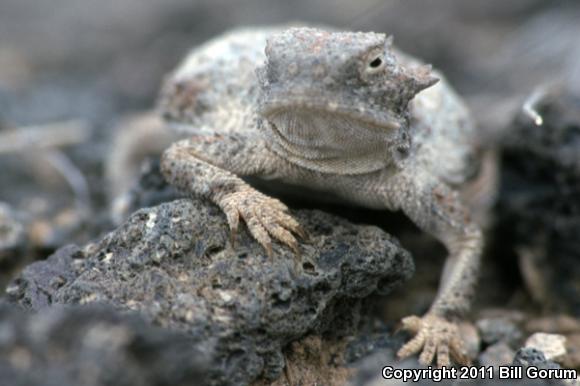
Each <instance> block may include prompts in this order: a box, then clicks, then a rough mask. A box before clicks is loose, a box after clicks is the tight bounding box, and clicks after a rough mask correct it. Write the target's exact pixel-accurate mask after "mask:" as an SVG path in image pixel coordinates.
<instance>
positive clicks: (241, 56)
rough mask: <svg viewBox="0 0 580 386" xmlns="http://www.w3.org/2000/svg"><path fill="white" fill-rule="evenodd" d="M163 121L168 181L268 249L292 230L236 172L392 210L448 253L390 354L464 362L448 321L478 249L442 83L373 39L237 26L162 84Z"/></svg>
mask: <svg viewBox="0 0 580 386" xmlns="http://www.w3.org/2000/svg"><path fill="white" fill-rule="evenodd" d="M161 108H162V110H163V113H164V116H165V118H166V119H167V120H168V121H169V122H174V124H175V126H177V127H178V128H181V129H182V130H184V131H185V132H186V133H189V134H188V138H187V139H185V140H182V141H180V142H177V143H175V144H173V145H172V146H171V147H170V148H169V149H168V150H166V151H165V153H164V154H163V156H162V170H163V173H164V175H165V176H166V178H167V180H168V181H169V182H170V183H171V184H173V185H175V186H177V187H178V188H180V189H182V190H183V191H185V192H187V193H190V194H192V195H196V196H204V197H207V198H209V199H210V200H212V201H213V202H214V203H216V204H217V205H218V206H219V207H220V208H221V209H222V210H223V211H224V213H225V214H226V217H227V220H228V222H229V225H230V227H231V229H232V233H233V234H235V232H236V230H237V229H238V227H239V224H240V222H241V221H243V222H245V224H246V225H247V228H248V230H249V232H250V233H251V234H252V236H253V237H254V238H255V239H256V240H257V241H258V242H259V243H260V244H261V245H263V246H264V248H265V249H266V251H267V252H268V253H269V254H271V253H272V240H277V241H279V242H281V243H282V244H285V245H287V246H289V247H290V248H292V249H293V250H295V251H298V250H299V243H298V241H297V239H296V237H295V236H303V234H302V230H301V228H300V224H298V222H297V221H296V220H294V219H293V218H292V217H291V216H290V215H289V213H288V209H287V207H286V206H285V205H284V204H283V203H282V202H280V201H279V200H277V199H274V198H271V197H269V196H266V195H265V194H263V193H260V192H259V191H257V190H255V189H254V188H252V187H251V186H249V185H248V184H247V183H246V182H244V181H243V180H242V179H241V178H240V176H257V177H261V178H263V179H268V180H280V181H284V182H286V183H291V184H295V185H299V186H307V187H309V188H314V189H319V190H321V191H329V192H333V193H335V194H337V195H338V196H340V197H342V198H343V199H345V200H348V201H351V202H354V203H356V204H359V205H362V206H365V207H368V208H377V209H388V210H391V211H396V210H402V211H403V212H404V213H405V214H406V215H407V216H408V217H409V218H411V219H412V220H413V221H414V222H415V223H416V224H417V225H418V226H419V227H420V228H421V229H422V230H424V231H425V232H428V233H430V234H432V235H434V236H435V237H437V238H438V239H439V240H440V241H441V242H442V243H443V244H444V245H445V246H446V247H447V249H448V251H449V257H448V259H447V261H446V264H445V268H444V272H443V277H442V282H441V286H440V289H439V292H438V294H437V297H436V299H435V301H434V302H433V305H432V306H431V308H430V310H429V311H428V312H427V314H426V315H424V316H423V317H417V316H410V317H407V318H404V319H403V321H402V323H403V328H405V329H407V330H409V331H411V332H412V333H414V334H415V336H414V338H413V339H412V340H410V341H409V342H408V343H406V344H405V345H404V346H403V347H402V348H401V349H400V351H399V352H398V356H399V357H401V358H403V357H407V356H410V355H414V354H416V353H419V352H421V354H420V356H419V360H420V362H422V363H424V364H430V363H431V362H433V361H434V360H435V357H437V359H436V363H437V365H439V366H448V365H449V364H450V362H451V358H453V359H454V360H455V361H456V362H458V363H461V364H465V363H467V362H468V359H467V358H466V356H465V354H464V348H463V342H462V340H461V338H460V337H459V334H458V328H457V325H456V322H457V319H458V317H459V316H460V315H461V314H462V313H463V312H465V311H466V310H467V309H468V308H469V306H470V300H471V297H472V295H473V292H474V285H475V282H476V276H477V272H478V269H479V264H480V255H481V251H482V246H483V240H482V235H481V231H480V229H479V227H478V226H477V225H476V224H475V223H474V221H473V220H472V219H471V217H470V213H469V211H468V209H467V208H466V206H465V205H464V204H462V202H461V200H460V197H459V193H458V190H457V189H459V188H460V187H461V186H462V185H464V184H465V183H466V182H467V181H468V180H469V179H470V178H472V177H473V176H474V174H475V173H474V170H476V168H475V167H474V164H475V163H476V162H475V161H476V160H477V157H476V152H475V151H474V147H475V146H474V138H475V129H474V127H473V124H472V120H471V118H470V116H469V114H468V112H467V110H466V108H465V107H464V105H463V103H462V102H461V100H460V99H459V97H458V96H457V95H456V94H455V93H454V92H453V90H452V89H451V88H450V87H449V85H448V84H447V83H446V81H445V79H444V78H443V77H442V76H441V75H440V74H438V73H435V72H433V71H432V70H431V68H430V67H429V66H425V65H423V64H422V63H420V62H419V61H418V60H416V59H414V58H412V57H410V56H407V55H405V54H403V53H401V52H399V51H397V50H396V49H395V48H393V47H392V43H391V40H390V39H389V38H387V37H386V36H385V35H384V34H378V33H361V32H357V33H352V32H329V31H323V30H319V29H314V28H291V29H287V30H282V29H248V30H237V31H233V32H231V33H229V34H226V35H224V36H222V37H219V38H217V39H215V40H213V41H210V42H209V43H207V44H205V45H204V46H202V47H200V48H198V49H196V50H194V51H193V52H192V53H191V54H190V55H189V56H188V58H187V59H186V60H185V62H184V63H182V65H181V66H180V67H179V68H178V69H177V71H176V72H175V73H174V74H172V75H171V77H170V78H169V80H168V82H167V84H166V86H165V88H164V90H163V93H162V98H161Z"/></svg>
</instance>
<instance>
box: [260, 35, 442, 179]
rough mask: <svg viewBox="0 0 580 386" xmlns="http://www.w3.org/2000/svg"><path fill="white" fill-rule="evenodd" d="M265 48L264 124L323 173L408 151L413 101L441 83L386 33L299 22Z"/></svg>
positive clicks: (375, 165)
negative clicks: (401, 55) (402, 54)
mask: <svg viewBox="0 0 580 386" xmlns="http://www.w3.org/2000/svg"><path fill="white" fill-rule="evenodd" d="M265 53H266V62H265V63H264V65H263V67H261V68H259V69H258V78H259V80H260V87H261V97H260V104H259V108H258V112H259V114H260V115H261V117H262V118H263V120H262V128H263V130H264V131H265V133H266V134H267V136H268V137H270V139H271V141H270V142H271V146H272V148H273V149H274V150H275V151H278V152H279V153H284V154H283V156H285V157H286V158H288V159H290V160H294V161H295V162H296V163H299V164H301V165H302V166H305V167H310V168H314V169H318V170H322V171H333V172H337V170H336V169H340V170H341V171H344V172H345V173H357V172H361V173H362V172H368V171H372V170H377V169H379V168H382V167H384V166H385V165H387V164H389V163H392V162H393V160H396V158H397V157H399V158H400V157H401V156H402V155H403V156H404V154H405V153H406V151H407V150H408V147H409V135H408V125H409V122H408V120H409V114H408V108H407V105H408V103H409V101H410V100H411V99H412V98H413V97H414V96H415V95H416V94H417V93H418V92H419V91H421V90H423V89H425V88H427V87H429V86H431V85H433V84H434V83H436V82H437V79H436V78H434V77H433V76H432V75H431V73H430V67H428V66H425V67H420V68H414V69H411V68H406V67H405V66H403V65H402V64H401V63H400V62H399V60H398V59H397V57H396V55H395V53H394V51H393V49H392V39H391V38H388V37H387V36H386V35H384V34H379V33H372V32H370V33H362V32H329V31H323V30H319V29H315V28H291V29H288V30H285V31H283V32H281V33H278V34H275V35H273V36H272V37H271V38H270V39H269V40H268V42H267V45H266V50H265ZM321 165H322V166H321ZM329 165H330V166H329Z"/></svg>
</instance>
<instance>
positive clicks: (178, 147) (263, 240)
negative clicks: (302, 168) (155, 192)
mask: <svg viewBox="0 0 580 386" xmlns="http://www.w3.org/2000/svg"><path fill="white" fill-rule="evenodd" d="M277 161H278V159H277V158H276V156H275V155H274V154H272V153H271V152H270V151H269V150H268V149H267V148H266V146H265V143H264V141H263V140H262V139H261V138H260V137H258V136H257V135H256V136H254V135H242V134H229V135H220V134H214V135H209V136H208V135H206V136H195V137H192V138H188V139H185V140H182V141H180V142H176V143H175V144H173V145H172V146H171V147H170V148H169V149H167V150H166V151H165V152H164V153H163V155H162V157H161V170H162V172H163V174H164V176H165V178H166V179H167V180H168V181H169V183H171V184H172V185H174V186H176V187H177V188H178V189H180V190H182V191H184V192H186V193H189V194H191V195H194V196H202V197H206V198H208V199H209V200H211V201H212V202H214V203H215V204H217V205H218V206H219V207H220V208H221V209H222V210H223V211H224V213H225V215H226V218H227V221H228V223H229V226H230V229H231V231H232V243H233V242H234V237H235V234H236V232H237V229H238V226H239V223H240V220H243V221H244V222H245V223H246V225H247V227H248V230H249V231H250V234H251V235H252V236H253V237H254V238H255V239H256V240H257V241H258V242H259V243H260V244H261V245H262V246H263V247H264V248H265V250H266V252H267V253H268V255H272V238H274V239H277V240H279V241H281V242H282V243H283V244H285V245H287V246H289V247H290V248H291V249H292V250H293V251H294V252H295V253H298V242H297V241H296V238H295V237H294V234H297V235H299V236H304V232H303V231H302V229H301V227H300V225H299V224H298V222H297V221H296V220H295V219H294V218H293V217H292V216H290V215H289V214H288V208H287V207H286V205H284V204H283V203H282V202H280V201H279V200H277V199H275V198H272V197H269V196H266V195H265V194H262V193H260V192H258V191H257V190H255V189H254V188H252V187H251V186H250V185H248V184H247V183H246V182H244V181H243V180H242V179H241V178H240V177H238V176H249V175H254V176H265V175H266V176H271V175H273V174H274V173H275V172H276V163H277Z"/></svg>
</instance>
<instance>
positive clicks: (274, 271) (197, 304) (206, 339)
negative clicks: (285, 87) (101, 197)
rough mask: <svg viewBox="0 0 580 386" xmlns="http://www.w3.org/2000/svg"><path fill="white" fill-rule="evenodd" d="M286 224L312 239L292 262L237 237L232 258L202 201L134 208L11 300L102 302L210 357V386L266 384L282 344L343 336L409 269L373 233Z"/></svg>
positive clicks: (35, 305)
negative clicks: (362, 305) (373, 298)
mask: <svg viewBox="0 0 580 386" xmlns="http://www.w3.org/2000/svg"><path fill="white" fill-rule="evenodd" d="M293 214H294V216H295V217H296V218H297V220H298V221H299V222H300V223H301V224H302V225H303V226H304V228H305V229H306V230H307V232H308V233H309V234H310V241H309V242H308V243H306V244H303V246H302V247H301V259H298V258H296V257H295V256H294V255H293V253H291V252H290V251H289V250H287V249H286V248H284V247H282V246H275V254H274V255H275V257H274V258H269V257H267V256H266V255H265V253H264V251H263V250H262V248H261V247H260V246H259V245H258V244H257V243H256V242H254V241H253V240H251V239H250V237H249V236H248V235H247V232H245V231H241V232H240V234H239V235H238V240H237V243H236V248H235V250H234V249H232V248H231V247H230V246H229V242H228V241H227V240H229V236H230V234H229V229H228V227H227V225H226V223H225V219H224V216H223V214H222V213H221V212H220V211H219V209H218V208H217V207H215V206H213V205H210V204H209V203H206V202H204V201H190V200H179V201H174V202H171V203H166V204H162V205H160V206H158V207H154V208H149V209H143V210H140V211H138V212H136V213H134V214H133V215H132V216H131V217H130V218H129V220H128V221H127V222H126V223H125V224H123V225H122V226H121V227H120V228H118V229H117V230H116V231H114V232H111V233H109V234H108V235H106V236H105V237H104V238H103V239H102V240H100V241H99V242H97V243H95V244H90V245H88V246H86V247H85V248H84V249H79V248H76V247H68V248H65V249H61V250H60V251H59V252H58V253H56V254H54V255H53V256H51V257H50V258H48V260H47V261H45V262H38V263H35V264H32V265H30V266H29V267H27V268H26V269H25V270H24V272H23V273H22V275H21V276H20V277H19V278H18V279H17V280H16V281H15V282H14V284H13V285H12V286H11V287H10V291H9V295H10V296H9V299H10V300H11V301H12V302H16V303H18V304H21V305H23V306H25V307H28V308H32V309H39V308H42V307H44V306H46V305H51V304H85V303H93V302H100V303H109V304H112V305H114V306H115V307H116V308H119V309H122V310H134V311H139V312H140V313H141V314H143V315H144V316H145V317H146V318H147V319H148V320H150V321H152V322H154V323H155V324H158V325H161V326H164V327H167V328H172V329H177V330H180V331H187V332H188V333H189V334H190V336H191V337H192V339H193V340H194V341H195V342H196V343H197V344H199V345H201V346H202V347H205V346H207V345H209V346H211V347H215V355H214V356H213V358H212V361H211V364H210V366H209V372H210V380H211V384H236V385H237V384H247V383H249V382H250V381H251V380H253V379H256V378H257V377H259V376H262V377H264V378H265V379H275V378H277V377H278V376H279V375H280V374H281V371H282V369H283V368H284V357H283V355H282V348H283V347H284V346H285V345H286V344H287V343H289V342H290V341H292V340H296V339H298V338H300V337H302V336H305V335H306V334H312V333H314V334H321V333H326V335H332V336H337V337H340V336H344V335H348V334H351V333H353V332H354V331H355V328H356V325H357V322H358V320H359V307H358V302H359V298H363V297H365V296H368V295H369V294H371V293H373V292H378V293H382V294H386V293H388V292H389V291H391V289H393V288H395V287H396V286H397V285H399V284H401V283H402V282H403V281H404V280H406V279H407V278H409V277H410V276H411V275H412V273H413V269H414V267H413V263H412V260H411V256H410V254H409V253H408V252H406V251H405V250H403V249H402V248H401V247H400V246H399V244H398V242H397V241H396V240H394V239H393V238H392V237H391V236H389V235H387V234H386V233H384V232H383V231H381V230H380V229H379V228H377V227H373V226H355V225H352V224H350V223H348V222H346V221H344V220H341V219H339V218H337V217H334V216H331V215H327V214H324V213H322V212H319V211H297V212H294V213H293Z"/></svg>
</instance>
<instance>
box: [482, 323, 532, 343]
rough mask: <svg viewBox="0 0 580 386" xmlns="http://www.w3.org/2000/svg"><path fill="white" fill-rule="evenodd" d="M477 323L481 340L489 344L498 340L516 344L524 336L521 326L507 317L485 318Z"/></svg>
mask: <svg viewBox="0 0 580 386" xmlns="http://www.w3.org/2000/svg"><path fill="white" fill-rule="evenodd" d="M476 325H477V328H478V329H479V333H480V336H481V340H482V341H483V342H484V343H486V344H488V345H491V344H494V343H497V342H504V343H506V344H508V345H516V344H517V343H518V342H519V340H521V339H522V336H523V334H522V331H521V330H520V328H519V327H518V326H517V325H516V324H515V323H514V322H512V321H510V320H508V319H507V318H502V317H497V318H484V319H480V320H478V321H477V322H476ZM516 347H517V346H516Z"/></svg>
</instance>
